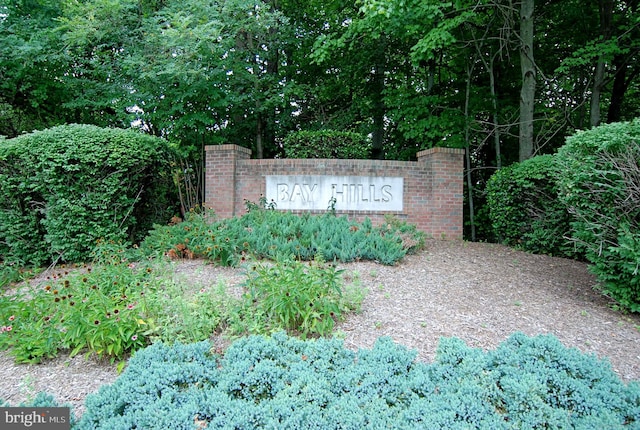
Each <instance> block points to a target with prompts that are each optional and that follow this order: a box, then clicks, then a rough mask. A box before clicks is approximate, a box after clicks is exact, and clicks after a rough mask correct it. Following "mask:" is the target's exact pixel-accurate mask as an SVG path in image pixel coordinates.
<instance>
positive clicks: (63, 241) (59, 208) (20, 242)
mask: <svg viewBox="0 0 640 430" xmlns="http://www.w3.org/2000/svg"><path fill="white" fill-rule="evenodd" d="M171 155H172V151H171V149H170V147H169V146H168V144H167V142H165V141H164V140H162V139H158V138H155V137H152V136H149V135H144V134H142V133H139V132H136V131H133V130H120V129H105V128H99V127H95V126H89V125H66V126H59V127H54V128H51V129H48V130H44V131H37V132H34V133H31V134H25V135H22V136H18V137H16V138H14V139H8V140H3V141H0V262H2V261H4V262H18V263H19V264H21V265H29V264H33V265H39V264H43V263H49V262H51V261H63V262H64V261H66V262H80V261H86V260H88V258H89V254H90V253H91V251H92V249H93V246H94V244H95V242H96V240H97V239H100V238H102V239H106V240H115V241H125V240H131V241H138V240H141V239H142V237H143V236H144V235H146V232H147V231H148V230H149V229H150V228H151V226H152V225H153V224H154V223H158V222H166V220H168V219H169V218H170V217H171V215H172V214H173V212H174V211H175V209H176V208H175V207H174V205H173V201H174V200H173V193H174V185H173V179H172V176H171V169H170V165H169V163H170V160H171V158H172V157H171Z"/></svg>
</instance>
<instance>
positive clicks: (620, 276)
mask: <svg viewBox="0 0 640 430" xmlns="http://www.w3.org/2000/svg"><path fill="white" fill-rule="evenodd" d="M558 162H559V166H560V168H561V169H562V172H563V175H562V177H561V180H560V189H561V192H560V197H561V199H562V201H563V202H564V203H565V204H566V205H567V207H568V208H569V211H570V212H571V213H572V215H573V217H574V222H573V223H572V227H573V236H572V237H573V240H574V241H576V243H578V244H579V246H581V247H582V248H583V249H584V250H585V253H586V257H587V259H588V260H589V261H590V262H591V263H592V264H593V266H592V270H593V271H594V273H596V274H597V275H598V277H599V279H600V280H601V282H602V284H603V286H604V289H605V290H606V291H607V292H608V293H609V294H610V295H611V296H612V297H613V298H614V299H615V300H617V301H618V302H619V303H620V304H621V305H623V306H624V307H626V308H629V309H630V310H632V311H635V312H640V276H639V271H640V265H639V264H640V263H639V262H640V259H639V258H638V256H639V255H640V192H639V190H640V120H634V121H631V122H624V123H614V124H607V125H604V126H601V127H597V128H594V129H592V130H589V131H584V132H579V133H577V134H576V135H575V136H572V137H571V138H569V139H567V143H566V145H565V146H564V147H562V148H561V149H560V151H559V152H558Z"/></svg>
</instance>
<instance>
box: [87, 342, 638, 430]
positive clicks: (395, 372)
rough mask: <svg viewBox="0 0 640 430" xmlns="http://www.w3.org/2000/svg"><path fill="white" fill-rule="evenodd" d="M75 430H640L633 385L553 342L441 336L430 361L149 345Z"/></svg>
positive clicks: (289, 349)
mask: <svg viewBox="0 0 640 430" xmlns="http://www.w3.org/2000/svg"><path fill="white" fill-rule="evenodd" d="M85 406H86V411H85V413H84V415H83V416H82V418H81V419H80V421H79V423H78V425H77V426H75V428H76V429H129V428H145V429H167V428H172V429H178V428H180V429H191V428H204V427H205V426H206V428H216V429H231V428H244V429H253V428H255V429H258V428H260V429H262V428H278V429H294V428H296V429H298V428H305V429H335V428H343V429H362V428H396V429H415V428H447V429H463V428H464V429H468V428H485V429H522V428H527V429H552V428H553V429H562V428H566V429H569V428H571V429H574V428H576V429H595V428H607V429H625V428H629V429H631V428H638V426H639V425H640V385H639V384H638V383H637V382H632V383H630V384H628V385H625V384H624V383H622V382H621V381H620V379H619V378H618V377H617V376H616V374H615V373H614V372H613V370H612V369H611V367H610V365H609V364H608V363H607V362H604V361H600V360H598V359H597V358H596V357H595V356H591V355H585V354H582V353H580V352H579V351H577V350H575V349H567V348H565V347H564V346H563V345H562V344H561V343H560V342H559V341H558V340H557V339H556V338H555V337H553V336H539V337H534V338H530V337H527V336H525V335H523V334H514V335H513V336H512V337H510V338H509V339H508V340H506V341H505V342H504V343H503V344H501V345H499V346H498V348H497V349H495V350H494V351H489V352H483V351H482V350H479V349H474V348H470V347H468V346H467V345H466V344H465V343H464V342H462V341H461V340H459V339H455V338H452V339H443V340H441V343H440V346H439V348H438V351H437V357H436V359H435V361H434V362H433V363H424V362H416V361H415V353H414V352H413V351H409V350H407V349H406V348H404V347H402V346H399V345H397V344H394V343H393V342H392V341H391V340H390V339H389V338H380V339H379V340H378V341H377V342H376V344H375V345H374V347H373V348H372V349H371V350H366V349H363V350H359V351H358V352H353V351H349V350H347V349H345V348H344V346H343V344H342V342H340V341H338V340H336V339H324V338H321V339H317V340H311V341H303V340H300V339H296V338H292V337H288V336H286V335H285V334H284V333H276V334H274V335H272V336H271V337H263V336H250V337H245V338H241V339H239V340H237V341H236V342H234V343H233V344H232V345H231V346H230V347H229V348H228V349H227V351H226V353H225V354H224V355H222V356H221V355H217V354H215V353H213V352H212V346H211V344H210V343H209V342H207V341H205V342H200V343H195V344H188V345H182V344H176V345H174V346H167V345H165V344H161V343H158V344H154V345H152V346H150V347H148V348H146V349H144V350H140V351H138V352H137V353H136V354H135V355H134V356H133V358H132V359H131V360H130V362H129V365H128V367H127V368H126V369H125V371H124V373H123V374H122V375H121V376H120V377H119V378H118V379H117V380H116V381H115V382H114V383H113V384H111V385H106V386H103V387H101V388H100V389H99V391H97V392H96V393H94V394H90V395H89V396H88V397H87V399H86V404H85Z"/></svg>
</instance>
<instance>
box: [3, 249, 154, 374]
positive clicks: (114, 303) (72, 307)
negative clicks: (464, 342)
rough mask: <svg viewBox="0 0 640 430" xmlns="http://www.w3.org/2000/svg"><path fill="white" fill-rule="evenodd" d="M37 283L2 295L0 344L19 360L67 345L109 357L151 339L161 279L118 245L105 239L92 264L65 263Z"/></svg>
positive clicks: (46, 354) (50, 353) (120, 355)
mask: <svg viewBox="0 0 640 430" xmlns="http://www.w3.org/2000/svg"><path fill="white" fill-rule="evenodd" d="M63 270H64V271H61V273H59V274H58V273H54V274H53V275H50V276H48V278H47V280H46V281H45V282H43V284H41V285H38V286H37V287H35V288H26V287H23V288H21V289H19V290H18V292H17V293H16V294H12V295H3V296H1V297H0V324H3V325H4V326H5V327H11V330H8V331H5V333H4V334H3V335H2V336H0V349H8V348H11V354H12V355H14V356H15V359H16V362H19V363H37V362H40V361H41V360H42V359H43V358H51V357H54V356H55V355H57V352H58V350H61V349H70V350H71V353H72V355H75V354H77V353H79V352H80V351H82V350H87V351H88V352H90V353H95V354H96V355H98V356H105V357H109V358H110V359H111V360H112V361H114V360H116V359H122V358H124V356H125V354H127V353H128V352H131V351H135V350H136V349H138V348H140V347H142V346H146V345H148V344H149V334H150V333H152V328H153V318H151V317H152V316H153V315H155V314H157V313H158V310H157V309H153V307H152V306H150V305H153V303H150V302H149V300H148V299H147V296H148V295H152V294H153V290H154V289H155V288H157V287H158V283H159V282H160V281H159V280H158V279H157V277H156V276H157V275H156V273H155V272H154V270H153V269H152V267H151V266H148V265H145V264H141V263H131V262H129V260H127V257H126V253H125V252H124V250H123V248H122V247H121V246H118V245H117V244H112V243H105V244H103V245H101V246H100V247H99V248H98V252H97V253H96V255H95V264H94V265H91V266H84V267H69V268H64V269H63Z"/></svg>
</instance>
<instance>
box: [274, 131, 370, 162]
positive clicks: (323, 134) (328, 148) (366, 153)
mask: <svg viewBox="0 0 640 430" xmlns="http://www.w3.org/2000/svg"><path fill="white" fill-rule="evenodd" d="M283 146H284V152H285V156H286V157H287V158H351V159H354V158H355V159H358V158H369V157H370V156H371V142H370V141H369V140H367V138H366V137H365V136H363V135H362V134H360V133H354V132H349V131H335V130H318V131H296V132H293V133H290V134H289V135H288V136H287V137H286V138H285V139H284V145H283Z"/></svg>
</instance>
